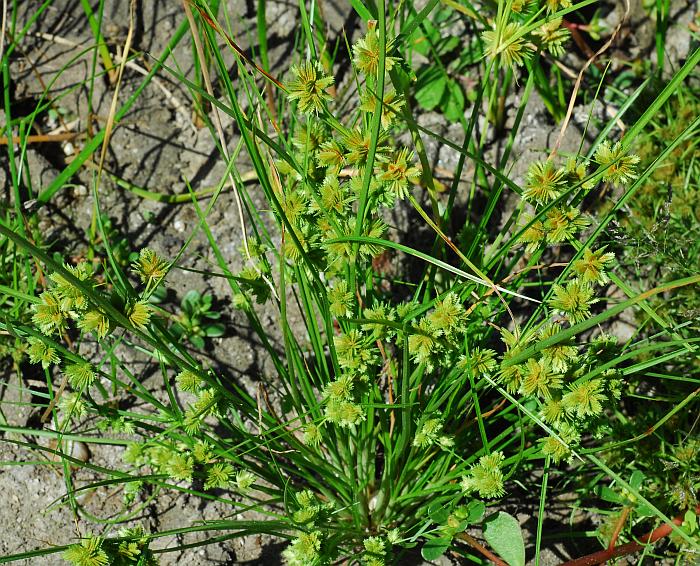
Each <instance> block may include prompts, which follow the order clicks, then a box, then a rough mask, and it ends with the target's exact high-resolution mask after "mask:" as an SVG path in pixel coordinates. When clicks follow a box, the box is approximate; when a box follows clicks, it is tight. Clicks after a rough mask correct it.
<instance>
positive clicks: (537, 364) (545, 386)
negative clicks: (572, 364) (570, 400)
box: [520, 358, 562, 399]
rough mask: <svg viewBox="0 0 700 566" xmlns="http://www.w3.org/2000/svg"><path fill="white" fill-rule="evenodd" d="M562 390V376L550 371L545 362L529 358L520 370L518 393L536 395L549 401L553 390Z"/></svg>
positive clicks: (549, 366)
mask: <svg viewBox="0 0 700 566" xmlns="http://www.w3.org/2000/svg"><path fill="white" fill-rule="evenodd" d="M561 388H562V376H561V375H559V374H557V373H555V372H554V371H553V370H552V367H551V365H550V364H549V363H548V362H547V361H546V360H544V359H543V360H541V361H538V360H535V359H534V358H530V359H529V360H528V361H527V362H526V363H525V364H524V367H523V370H522V383H521V385H520V391H521V392H522V393H523V394H525V395H537V396H538V397H541V398H543V399H551V397H552V393H553V391H554V390H558V389H561Z"/></svg>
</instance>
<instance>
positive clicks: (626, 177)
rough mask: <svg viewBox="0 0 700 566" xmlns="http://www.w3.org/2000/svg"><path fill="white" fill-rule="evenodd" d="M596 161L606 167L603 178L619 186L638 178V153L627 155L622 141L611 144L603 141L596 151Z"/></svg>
mask: <svg viewBox="0 0 700 566" xmlns="http://www.w3.org/2000/svg"><path fill="white" fill-rule="evenodd" d="M595 161H596V163H598V165H602V166H603V167H605V171H604V173H603V180H604V181H607V182H608V183H612V184H613V185H615V186H618V187H624V186H625V185H628V184H629V183H630V182H631V181H634V180H635V179H636V178H637V164H638V163H639V156H638V155H626V153H625V150H624V148H623V147H622V144H621V143H620V142H617V143H615V144H614V145H612V146H611V145H610V142H608V141H604V142H603V143H601V144H600V145H599V146H598V148H597V149H596V152H595Z"/></svg>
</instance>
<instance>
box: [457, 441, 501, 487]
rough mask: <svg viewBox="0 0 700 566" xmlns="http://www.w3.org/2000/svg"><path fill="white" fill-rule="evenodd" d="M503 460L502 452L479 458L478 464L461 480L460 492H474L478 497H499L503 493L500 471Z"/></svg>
mask: <svg viewBox="0 0 700 566" xmlns="http://www.w3.org/2000/svg"><path fill="white" fill-rule="evenodd" d="M504 459H505V458H504V456H503V453H502V452H494V453H493V454H488V455H486V456H482V457H481V458H479V462H478V464H475V465H474V466H472V468H471V470H469V475H468V476H464V477H463V478H462V482H461V483H460V485H461V487H462V490H464V491H465V492H466V493H469V492H472V491H476V492H478V494H479V497H486V498H492V497H501V496H502V495H503V494H504V493H505V490H504V489H503V472H502V471H501V465H502V464H503V460H504Z"/></svg>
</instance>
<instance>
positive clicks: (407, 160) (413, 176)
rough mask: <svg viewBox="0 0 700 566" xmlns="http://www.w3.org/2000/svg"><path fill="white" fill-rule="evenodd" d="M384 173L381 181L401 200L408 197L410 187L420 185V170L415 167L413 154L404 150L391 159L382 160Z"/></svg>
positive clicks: (381, 175) (381, 174)
mask: <svg viewBox="0 0 700 566" xmlns="http://www.w3.org/2000/svg"><path fill="white" fill-rule="evenodd" d="M381 163H382V169H383V170H382V172H381V173H380V174H379V180H380V181H383V182H384V183H386V185H387V187H388V189H389V191H390V192H391V193H392V194H393V196H395V197H396V198H399V199H405V198H406V197H407V196H408V191H409V186H410V185H412V184H416V183H418V180H419V179H420V175H421V172H420V169H418V167H416V166H415V165H413V153H412V152H410V151H409V150H408V149H406V148H402V149H401V150H399V151H398V152H396V153H394V155H393V156H391V157H384V158H383V159H382V160H381Z"/></svg>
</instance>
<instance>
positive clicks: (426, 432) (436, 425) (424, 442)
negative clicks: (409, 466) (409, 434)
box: [413, 419, 443, 448]
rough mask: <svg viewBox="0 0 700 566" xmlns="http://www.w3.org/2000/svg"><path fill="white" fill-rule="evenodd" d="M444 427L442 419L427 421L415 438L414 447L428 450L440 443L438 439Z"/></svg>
mask: <svg viewBox="0 0 700 566" xmlns="http://www.w3.org/2000/svg"><path fill="white" fill-rule="evenodd" d="M442 425H443V423H442V419H428V420H426V421H425V422H424V423H423V425H422V426H421V427H420V428H419V429H418V432H417V433H416V436H415V437H414V438H413V446H415V447H417V448H426V447H427V446H430V445H432V444H435V443H436V442H438V437H439V436H440V433H441V432H442Z"/></svg>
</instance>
